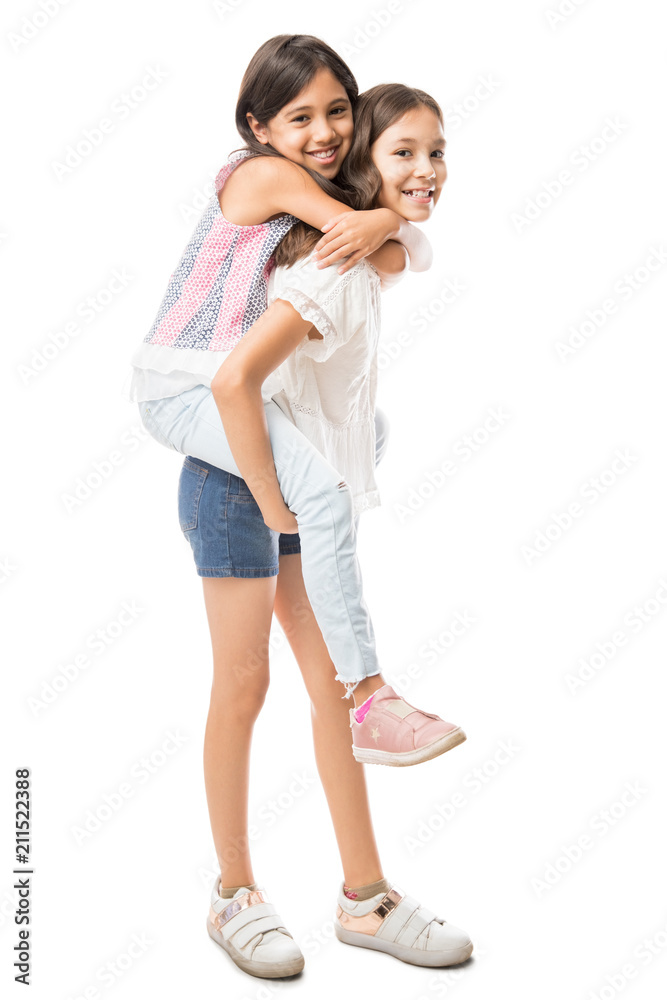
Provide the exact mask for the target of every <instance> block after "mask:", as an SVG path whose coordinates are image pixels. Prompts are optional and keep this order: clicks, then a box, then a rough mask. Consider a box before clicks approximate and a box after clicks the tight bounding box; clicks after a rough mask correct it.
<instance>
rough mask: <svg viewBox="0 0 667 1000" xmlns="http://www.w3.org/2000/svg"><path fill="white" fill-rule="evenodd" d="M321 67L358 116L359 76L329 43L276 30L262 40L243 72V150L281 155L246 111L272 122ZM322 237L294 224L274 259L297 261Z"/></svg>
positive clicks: (329, 186)
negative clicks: (254, 126)
mask: <svg viewBox="0 0 667 1000" xmlns="http://www.w3.org/2000/svg"><path fill="white" fill-rule="evenodd" d="M322 68H325V69H328V70H330V71H331V73H332V74H333V75H334V76H335V78H336V79H337V80H338V82H339V83H340V84H341V86H343V87H344V88H345V92H346V94H347V96H348V100H349V101H350V104H351V105H352V114H353V115H354V108H355V105H356V102H357V97H358V94H359V88H358V86H357V81H356V80H355V78H354V75H353V73H352V70H351V69H350V68H349V66H348V65H347V64H346V63H345V62H344V61H343V60H342V59H341V57H340V56H339V55H338V54H337V53H336V52H334V50H333V49H332V48H331V47H330V46H329V45H327V43H326V42H323V41H322V40H321V39H320V38H316V37H315V36H314V35H275V36H274V37H273V38H269V39H268V41H266V42H264V44H263V45H260V47H259V48H258V49H257V52H255V54H254V56H253V57H252V59H251V60H250V63H249V64H248V68H247V69H246V71H245V73H244V75H243V80H242V81H241V89H240V91H239V97H238V101H237V103H236V127H237V129H238V131H239V133H240V135H241V138H242V139H243V140H244V141H245V146H244V147H242V148H243V149H246V150H248V151H249V152H250V153H251V154H253V155H255V156H260V155H261V156H281V155H282V154H280V153H278V151H277V150H275V149H274V148H273V146H271V145H268V144H267V145H265V144H264V143H261V142H259V140H258V139H256V137H255V135H254V133H253V131H252V129H251V127H250V124H249V122H248V119H247V118H246V114H247V113H248V112H250V113H251V114H252V115H254V117H255V118H256V119H257V121H258V122H260V124H261V125H266V124H268V122H270V121H271V119H272V118H275V117H276V115H277V114H278V113H279V112H280V111H281V109H282V108H284V107H285V105H286V104H289V102H290V101H293V100H294V98H295V97H296V96H297V94H299V93H300V92H301V91H302V90H303V88H304V87H306V86H308V84H309V83H310V81H311V80H312V79H313V77H314V76H315V74H316V73H317V71H318V70H320V69H322ZM235 152H236V150H235ZM303 169H304V170H305V171H306V172H307V173H309V174H310V176H311V177H312V178H313V179H314V180H315V181H316V182H317V183H318V184H319V185H320V187H321V188H322V190H323V191H325V192H326V193H327V194H328V195H329V196H330V197H332V198H335V199H336V200H337V201H343V202H344V203H345V204H349V205H351V204H352V203H351V201H350V196H349V194H346V193H345V192H343V191H342V190H341V188H340V187H339V186H338V184H334V182H333V181H330V180H328V179H327V178H326V177H322V176H321V174H318V173H317V172H316V171H315V170H311V169H310V168H308V167H306V166H304V167H303ZM321 236H322V233H321V231H320V230H319V229H314V228H313V227H312V226H309V225H308V224H307V223H305V222H298V223H296V225H294V226H292V228H291V229H290V230H289V232H288V233H287V234H286V235H285V236H284V237H283V239H282V240H281V241H280V243H279V244H278V246H277V248H276V251H275V254H274V258H275V261H276V264H281V265H289V264H293V263H294V262H295V261H296V260H299V259H300V258H301V257H304V256H305V255H306V253H308V252H310V250H311V249H312V248H313V247H314V246H315V244H316V243H317V241H318V240H319V239H320V237H321Z"/></svg>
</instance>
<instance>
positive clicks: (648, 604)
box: [565, 576, 667, 695]
mask: <svg viewBox="0 0 667 1000" xmlns="http://www.w3.org/2000/svg"><path fill="white" fill-rule="evenodd" d="M665 607H667V579H665V577H664V576H662V577H660V580H659V581H658V588H657V590H655V591H654V592H653V594H651V596H650V597H648V598H646V599H645V600H644V601H643V602H642V603H641V604H634V605H633V606H632V607H631V608H628V610H627V611H626V612H625V614H624V615H623V617H622V623H623V626H624V628H617V629H615V630H614V631H613V632H612V633H611V635H610V636H608V637H607V638H605V639H600V640H598V641H597V642H596V643H595V651H594V652H592V653H591V652H589V653H587V654H586V656H580V657H579V659H578V660H577V669H576V670H573V671H568V673H566V674H565V684H566V686H567V689H568V691H569V692H570V694H571V695H576V694H579V692H580V691H581V690H582V688H585V687H586V685H587V684H590V682H591V681H592V680H593V679H594V678H595V677H599V676H600V673H601V672H602V671H603V670H604V669H605V667H606V666H607V665H608V664H609V663H611V661H612V660H613V659H614V657H615V656H616V654H617V653H618V652H619V650H621V649H623V648H624V647H625V646H627V644H628V642H629V640H630V639H632V638H633V636H635V635H639V633H640V632H642V631H643V630H644V629H645V628H646V626H647V625H648V624H650V623H651V622H652V621H655V619H656V617H657V615H659V614H660V613H661V612H662V611H664V609H665Z"/></svg>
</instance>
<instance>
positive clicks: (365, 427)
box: [262, 256, 381, 514]
mask: <svg viewBox="0 0 667 1000" xmlns="http://www.w3.org/2000/svg"><path fill="white" fill-rule="evenodd" d="M338 266H339V265H338V264H332V265H331V266H329V267H324V268H317V267H316V265H315V261H314V259H313V258H312V256H308V257H305V258H304V259H302V260H300V261H297V262H296V264H293V265H292V267H276V268H274V269H273V271H272V273H271V277H270V279H269V286H268V303H269V305H270V304H271V303H272V302H274V301H275V300H276V299H285V300H286V301H287V302H290V303H291V304H292V305H293V306H294V308H295V309H296V310H297V312H298V313H299V314H300V315H301V316H302V317H303V319H305V320H309V321H310V322H311V323H312V324H313V325H314V326H315V328H316V330H317V331H318V332H319V333H321V334H322V338H323V339H322V340H319V339H314V340H311V339H310V338H309V337H308V336H306V337H304V339H303V340H302V341H301V343H300V344H298V346H297V348H296V350H295V351H294V352H293V353H292V354H291V355H290V356H289V357H288V358H286V359H285V361H283V363H282V364H281V365H280V366H279V367H278V368H276V370H275V371H273V372H272V373H271V375H269V377H268V378H267V379H266V380H265V382H264V384H263V386H262V397H263V398H264V399H274V400H275V402H276V403H277V404H278V405H279V406H280V408H281V410H282V411H283V412H284V413H285V414H286V415H287V416H288V417H290V419H291V420H292V422H293V423H294V424H295V425H296V426H297V427H298V428H299V430H301V431H302V432H303V434H305V436H306V437H307V438H308V439H309V440H310V441H311V442H312V444H314V445H315V447H316V448H317V449H318V451H320V452H321V453H322V454H323V455H324V457H325V458H326V459H327V460H328V461H329V462H330V463H331V465H333V466H334V468H335V469H337V470H338V472H339V473H340V474H341V476H342V477H343V478H344V479H345V481H346V482H347V483H348V484H349V486H350V488H351V490H352V496H353V500H354V511H355V514H358V513H360V512H361V511H363V510H369V509H370V508H372V507H378V506H379V505H380V503H381V500H380V494H379V492H378V488H377V484H376V482H375V399H376V391H377V346H378V337H379V332H380V331H379V327H380V277H379V275H378V273H377V271H376V270H375V268H374V267H373V265H372V264H369V263H368V261H367V260H365V259H364V260H361V261H359V263H358V264H355V265H354V267H352V268H350V270H349V271H346V273H345V274H338V270H337V269H338Z"/></svg>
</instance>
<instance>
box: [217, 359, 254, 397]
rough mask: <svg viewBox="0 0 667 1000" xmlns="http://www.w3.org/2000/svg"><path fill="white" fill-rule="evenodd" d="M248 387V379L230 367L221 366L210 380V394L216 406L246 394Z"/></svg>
mask: <svg viewBox="0 0 667 1000" xmlns="http://www.w3.org/2000/svg"><path fill="white" fill-rule="evenodd" d="M225 369H227V370H226V371H225ZM249 387H250V386H249V382H248V379H247V378H245V376H244V375H243V373H242V372H239V371H235V370H233V368H232V366H231V365H222V367H221V368H220V369H219V370H218V371H217V372H216V373H215V375H214V376H213V378H212V379H211V393H212V395H213V398H214V400H215V402H216V404H217V405H218V406H224V405H225V403H226V402H228V401H230V400H233V399H237V398H238V397H239V396H241V395H245V394H247V392H248V390H249Z"/></svg>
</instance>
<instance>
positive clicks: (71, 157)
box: [51, 66, 168, 181]
mask: <svg viewBox="0 0 667 1000" xmlns="http://www.w3.org/2000/svg"><path fill="white" fill-rule="evenodd" d="M167 78H168V74H167V73H165V71H164V70H162V69H160V67H159V66H147V67H146V69H145V71H144V74H143V76H142V77H141V80H140V81H139V82H138V83H135V84H134V85H133V86H132V87H131V88H130V89H129V90H124V91H123V92H122V93H121V94H119V95H118V97H116V98H114V100H113V101H112V102H111V105H110V108H109V111H108V112H107V114H106V115H105V116H104V117H103V118H100V119H99V120H98V121H97V123H96V124H94V125H91V126H89V127H86V128H84V129H83V131H82V133H81V135H80V136H79V138H78V139H75V140H74V142H72V143H69V144H68V145H67V146H66V147H65V152H64V154H63V155H62V157H61V159H58V160H51V170H52V171H53V174H54V176H55V177H56V179H57V180H59V181H62V180H63V178H65V177H69V176H70V175H71V174H73V173H74V171H75V170H76V169H77V168H78V167H80V166H81V164H82V163H85V161H86V160H87V159H89V158H90V156H91V155H92V154H93V153H94V152H95V150H96V149H99V148H100V147H101V146H102V145H103V144H104V142H106V140H107V139H108V137H109V136H110V135H112V134H113V133H114V132H115V131H116V129H117V127H118V125H119V124H121V123H122V122H125V121H127V119H128V118H130V116H131V115H132V114H134V112H135V111H136V110H137V108H140V107H141V105H142V104H144V103H145V101H146V100H147V99H148V98H149V97H150V95H151V94H153V93H155V91H156V90H157V89H158V87H160V86H162V84H163V83H164V81H165V80H166V79H167Z"/></svg>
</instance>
